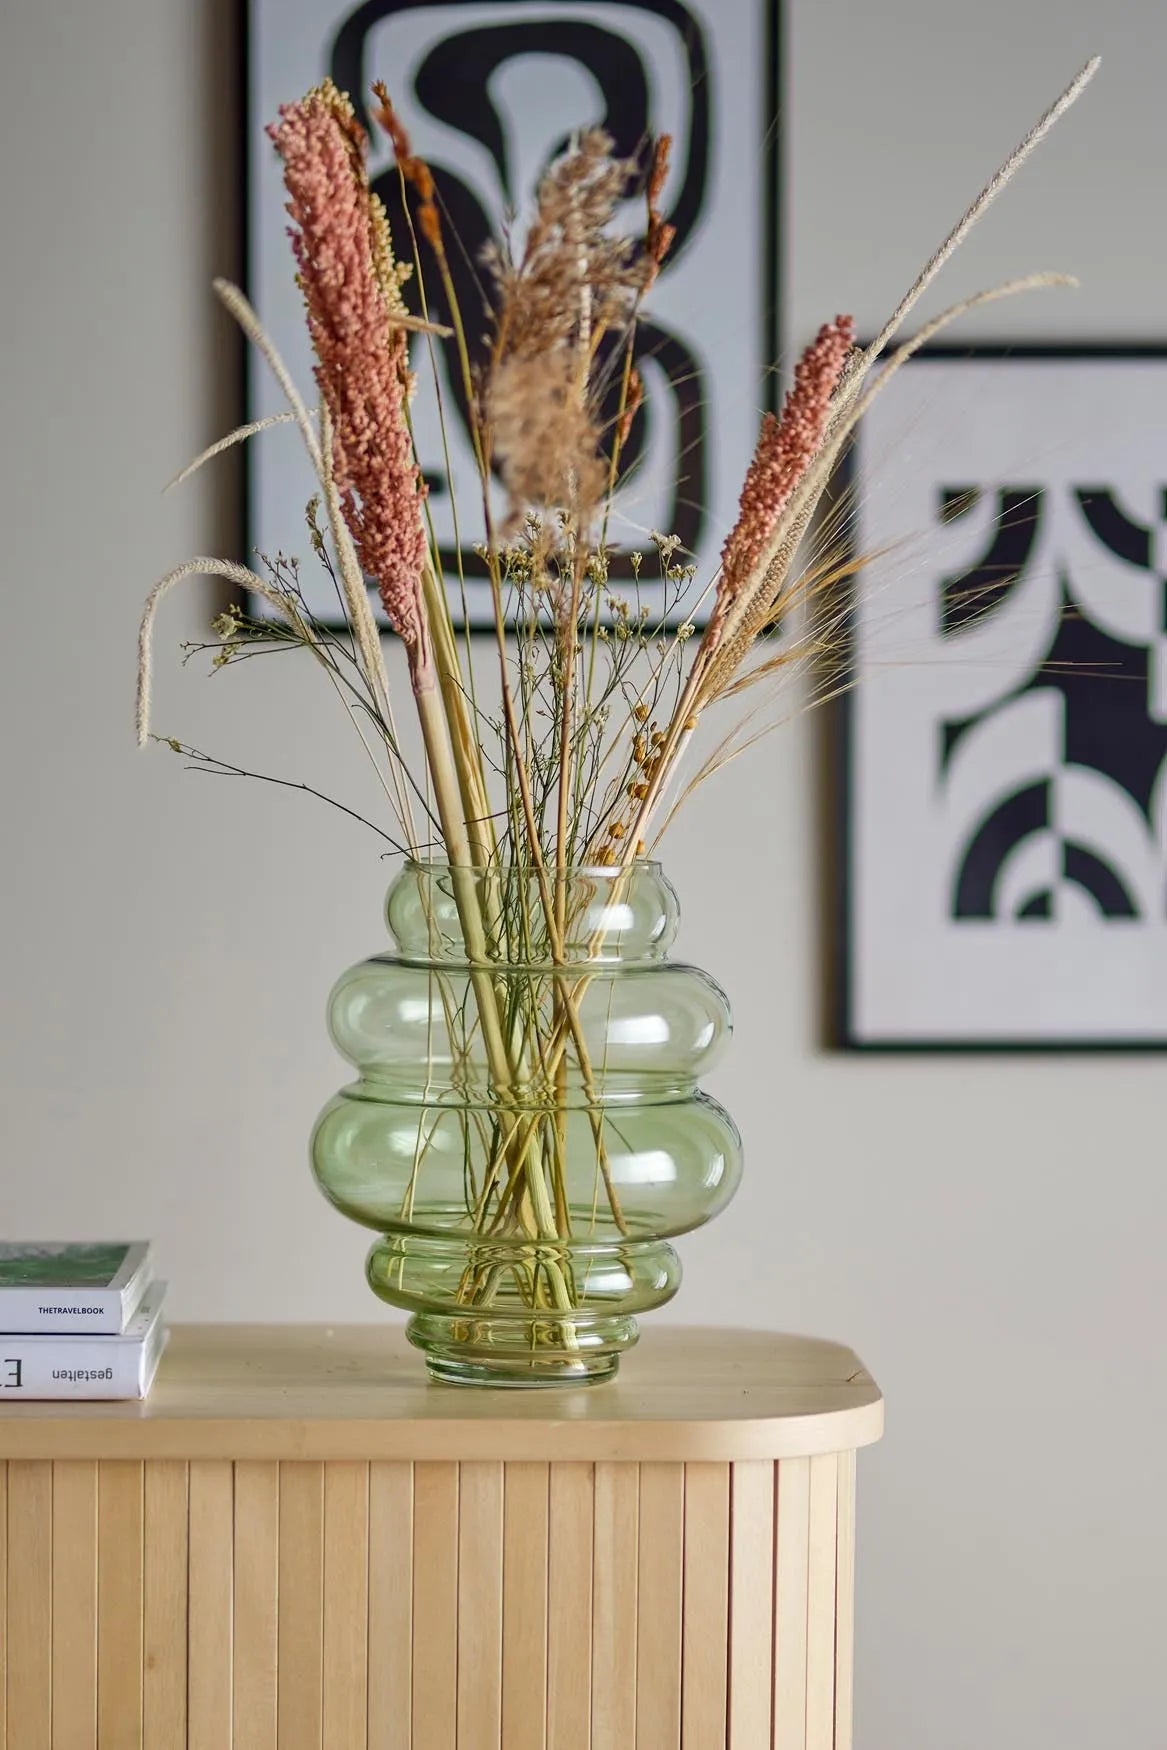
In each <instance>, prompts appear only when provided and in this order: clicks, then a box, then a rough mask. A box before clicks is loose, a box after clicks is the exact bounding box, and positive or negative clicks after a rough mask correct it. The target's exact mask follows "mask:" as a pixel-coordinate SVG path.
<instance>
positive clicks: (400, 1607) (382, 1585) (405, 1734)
mask: <svg viewBox="0 0 1167 1750" xmlns="http://www.w3.org/2000/svg"><path fill="white" fill-rule="evenodd" d="M412 1674H413V1466H412V1465H411V1464H403V1463H400V1462H397V1463H382V1464H371V1465H370V1466H369V1745H370V1750H411V1745H412V1741H413V1719H412V1708H411V1705H410V1696H411V1693H412V1682H413V1675H412ZM280 1750H283V1745H281V1746H280Z"/></svg>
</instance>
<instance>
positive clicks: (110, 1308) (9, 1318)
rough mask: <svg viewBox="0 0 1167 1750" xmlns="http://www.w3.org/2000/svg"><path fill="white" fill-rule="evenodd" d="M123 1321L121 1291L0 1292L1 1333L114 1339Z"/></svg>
mask: <svg viewBox="0 0 1167 1750" xmlns="http://www.w3.org/2000/svg"><path fill="white" fill-rule="evenodd" d="M124 1317H125V1297H124V1295H123V1292H122V1290H121V1289H120V1288H0V1331H29V1332H32V1331H40V1332H46V1333H48V1334H50V1335H54V1336H55V1335H56V1334H57V1333H58V1332H61V1333H62V1334H73V1335H76V1334H78V1333H84V1334H85V1335H86V1336H88V1335H90V1334H94V1335H98V1336H101V1335H109V1336H116V1335H117V1334H118V1332H119V1331H120V1330H121V1328H122V1323H123V1320H124Z"/></svg>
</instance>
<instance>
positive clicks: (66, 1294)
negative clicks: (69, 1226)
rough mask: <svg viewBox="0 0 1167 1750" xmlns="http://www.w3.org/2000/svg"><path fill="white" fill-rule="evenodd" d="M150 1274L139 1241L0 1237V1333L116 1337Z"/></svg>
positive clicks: (147, 1252) (146, 1253)
mask: <svg viewBox="0 0 1167 1750" xmlns="http://www.w3.org/2000/svg"><path fill="white" fill-rule="evenodd" d="M150 1275H151V1269H150V1247H149V1245H148V1243H147V1242H146V1241H145V1240H95V1241H91V1240H0V1331H27V1332H33V1333H36V1332H42V1333H46V1334H52V1333H54V1332H59V1331H76V1332H78V1333H80V1334H83V1335H89V1334H99V1333H103V1334H106V1335H117V1334H118V1333H119V1332H121V1331H123V1330H124V1329H125V1327H126V1324H127V1323H128V1321H129V1320H130V1319H131V1318H132V1317H133V1314H134V1312H135V1310H136V1308H137V1306H138V1303H139V1301H140V1300H141V1298H142V1295H143V1293H144V1292H145V1289H146V1285H147V1284H148V1282H149V1281H150Z"/></svg>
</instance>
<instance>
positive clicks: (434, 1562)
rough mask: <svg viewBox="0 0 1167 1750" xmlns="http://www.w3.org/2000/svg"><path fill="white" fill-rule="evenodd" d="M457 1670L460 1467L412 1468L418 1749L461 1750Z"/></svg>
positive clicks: (413, 1704)
mask: <svg viewBox="0 0 1167 1750" xmlns="http://www.w3.org/2000/svg"><path fill="white" fill-rule="evenodd" d="M457 1668H458V1466H457V1465H456V1464H449V1463H447V1462H445V1461H441V1462H439V1463H436V1464H418V1465H415V1466H414V1467H413V1666H412V1672H411V1684H410V1687H411V1702H410V1705H411V1712H412V1721H413V1743H414V1750H457V1743H458V1685H457V1682H456V1676H455V1674H456V1672H457ZM404 1705H405V1698H404V1697H402V1706H404Z"/></svg>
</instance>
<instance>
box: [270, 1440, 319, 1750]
mask: <svg viewBox="0 0 1167 1750" xmlns="http://www.w3.org/2000/svg"><path fill="white" fill-rule="evenodd" d="M279 1491H280V1499H279V1582H278V1584H279V1596H278V1621H277V1626H276V1634H277V1643H276V1644H277V1649H278V1661H279V1676H278V1687H277V1700H276V1714H277V1728H278V1743H279V1750H322V1745H323V1733H324V1466H323V1465H322V1464H281V1465H280V1481H279Z"/></svg>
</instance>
